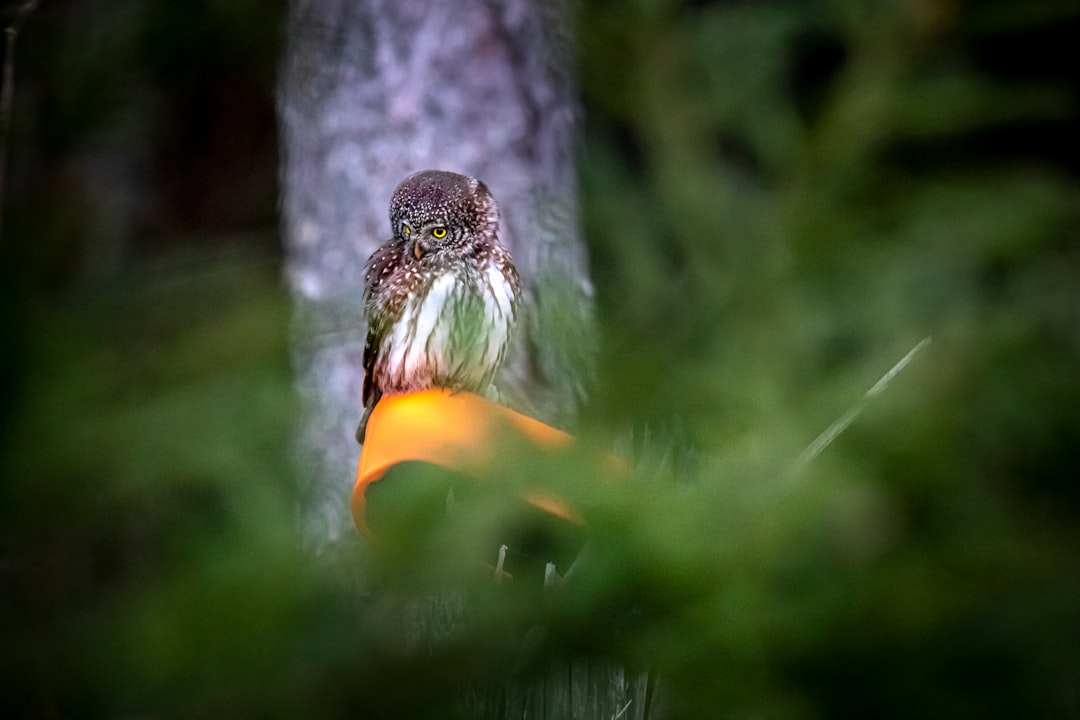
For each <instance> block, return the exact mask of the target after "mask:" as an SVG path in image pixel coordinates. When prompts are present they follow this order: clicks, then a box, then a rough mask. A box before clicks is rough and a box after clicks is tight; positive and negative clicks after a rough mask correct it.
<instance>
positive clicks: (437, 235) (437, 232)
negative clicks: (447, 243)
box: [431, 226, 446, 240]
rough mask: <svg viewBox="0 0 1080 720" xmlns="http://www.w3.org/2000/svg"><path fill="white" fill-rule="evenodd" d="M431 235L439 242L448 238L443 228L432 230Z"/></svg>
mask: <svg viewBox="0 0 1080 720" xmlns="http://www.w3.org/2000/svg"><path fill="white" fill-rule="evenodd" d="M431 235H432V237H435V238H438V239H439V240H442V239H443V238H444V237H446V228H444V227H441V226H440V227H435V228H431Z"/></svg>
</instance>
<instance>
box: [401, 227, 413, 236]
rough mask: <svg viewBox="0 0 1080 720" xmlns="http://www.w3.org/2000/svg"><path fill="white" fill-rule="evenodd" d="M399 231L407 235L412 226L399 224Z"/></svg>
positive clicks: (409, 233)
mask: <svg viewBox="0 0 1080 720" xmlns="http://www.w3.org/2000/svg"><path fill="white" fill-rule="evenodd" d="M401 232H402V234H403V235H405V236H406V237H408V236H409V235H412V228H411V227H409V226H408V225H402V226H401Z"/></svg>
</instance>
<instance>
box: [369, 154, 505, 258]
mask: <svg viewBox="0 0 1080 720" xmlns="http://www.w3.org/2000/svg"><path fill="white" fill-rule="evenodd" d="M390 225H391V227H392V229H393V232H394V236H395V237H397V238H400V239H401V240H403V241H405V246H406V249H407V251H408V252H410V253H411V254H412V255H413V256H414V257H415V258H416V259H417V260H419V259H420V258H422V257H424V256H425V255H428V254H431V253H438V252H441V251H444V250H451V249H465V248H467V247H469V246H470V245H473V244H476V243H481V244H490V243H493V242H497V237H496V236H497V232H498V226H499V209H498V205H496V203H495V199H494V198H493V197H492V196H491V193H490V192H489V191H488V189H487V186H486V185H484V183H482V182H480V181H479V180H477V179H476V178H471V177H468V176H467V175H459V174H458V173H453V172H447V171H445V170H423V171H421V172H418V173H415V174H413V175H410V176H409V177H407V178H405V179H404V180H402V181H401V184H400V185H398V186H397V189H396V190H394V194H393V196H392V197H391V199H390Z"/></svg>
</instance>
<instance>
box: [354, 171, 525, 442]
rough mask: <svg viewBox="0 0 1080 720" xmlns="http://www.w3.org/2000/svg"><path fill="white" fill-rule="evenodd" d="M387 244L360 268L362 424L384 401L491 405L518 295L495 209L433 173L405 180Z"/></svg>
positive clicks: (461, 182) (487, 196) (359, 434)
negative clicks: (429, 399) (430, 397)
mask: <svg viewBox="0 0 1080 720" xmlns="http://www.w3.org/2000/svg"><path fill="white" fill-rule="evenodd" d="M390 227H391V231H392V232H393V237H392V238H391V239H390V240H388V241H387V242H386V243H384V244H383V245H382V246H381V247H380V248H379V249H378V250H376V251H375V252H374V253H373V254H372V255H371V257H370V258H369V259H368V261H367V264H366V265H365V267H364V283H365V287H364V314H365V316H366V319H367V327H368V332H367V342H366V343H365V346H364V358H363V363H364V386H363V403H364V414H363V417H362V419H361V420H360V425H359V427H357V429H356V439H357V442H360V443H363V442H364V435H365V432H366V430H367V421H368V418H369V417H370V416H371V411H372V409H374V407H375V404H376V403H377V402H379V399H380V398H381V397H382V396H384V395H399V394H404V393H409V392H416V391H419V390H427V389H430V388H436V387H442V388H450V389H452V390H468V391H470V392H476V393H479V394H483V395H491V394H492V392H493V390H492V387H491V382H492V379H493V378H494V376H495V373H496V371H497V370H498V369H499V365H500V364H501V363H502V360H503V356H504V355H505V354H506V348H507V344H508V342H509V340H510V335H511V331H512V330H513V327H514V323H515V320H516V318H517V313H518V305H519V302H520V296H521V289H520V282H519V280H518V273H517V269H516V268H515V267H514V262H513V260H512V259H511V257H510V253H509V252H508V251H507V250H506V248H505V247H503V245H502V243H501V242H500V241H499V208H498V205H497V204H496V203H495V199H494V198H493V197H492V196H491V192H490V191H489V190H488V188H487V186H486V185H484V183H482V182H480V181H479V180H477V179H475V178H471V177H467V176H465V175H459V174H457V173H452V172H445V171H442V170H424V171H422V172H418V173H415V174H413V175H410V176H409V177H407V178H405V179H404V180H403V181H402V182H401V184H400V185H398V186H397V189H395V190H394V193H393V196H392V197H391V200H390Z"/></svg>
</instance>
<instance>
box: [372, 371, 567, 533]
mask: <svg viewBox="0 0 1080 720" xmlns="http://www.w3.org/2000/svg"><path fill="white" fill-rule="evenodd" d="M507 436H511V437H513V438H514V439H517V440H522V441H525V442H528V443H530V444H532V445H533V446H535V447H538V448H549V449H558V448H564V447H567V446H568V445H570V443H571V442H572V441H573V437H572V436H570V435H567V434H566V433H564V432H562V431H561V430H557V429H555V428H553V427H551V426H550V425H545V424H544V423H542V422H540V421H539V420H534V419H533V418H531V417H528V416H526V415H522V414H521V413H519V412H515V411H514V410H511V409H510V408H507V407H505V406H503V405H499V404H498V403H494V402H491V401H490V400H486V399H484V398H482V397H480V396H479V395H474V394H472V393H468V392H453V391H451V390H446V389H435V390H424V391H422V392H417V393H410V394H408V395H394V396H390V397H384V398H382V399H381V400H379V403H378V404H377V405H376V406H375V409H374V410H373V411H372V413H371V417H370V418H369V419H368V425H367V437H366V439H365V442H364V446H363V449H362V450H361V452H360V463H359V465H358V466H357V469H356V484H355V485H354V486H353V492H352V515H353V521H354V522H355V523H356V527H357V529H358V530H359V531H360V532H361V533H362V534H363V535H364V536H366V537H368V538H371V537H372V533H371V531H370V529H369V527H368V524H367V521H366V519H365V500H364V494H365V492H366V490H367V487H368V485H370V484H371V483H373V482H377V481H378V480H379V479H380V478H382V476H383V474H384V473H386V471H387V470H389V469H390V468H391V467H393V466H394V465H397V464H398V463H403V462H410V461H419V462H427V463H431V464H433V465H437V466H439V467H443V468H447V469H450V470H457V471H461V472H465V473H467V474H482V473H483V472H484V470H485V468H487V467H489V466H490V465H491V463H492V461H493V460H494V457H493V454H494V452H495V450H496V445H495V443H493V440H494V439H495V438H496V437H498V438H505V437H507ZM524 500H525V501H526V502H528V503H529V504H530V505H532V506H534V507H536V508H538V509H540V510H542V511H544V512H547V513H550V514H551V515H554V516H556V517H558V518H560V519H562V520H565V521H567V522H569V523H573V524H574V525H583V524H584V520H583V519H582V517H581V515H580V513H578V512H577V511H576V510H575V509H574V508H572V507H570V506H569V505H567V504H566V503H565V502H564V501H562V500H561V499H560V498H557V497H553V496H551V495H546V494H541V493H528V494H526V495H525V497H524Z"/></svg>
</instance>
